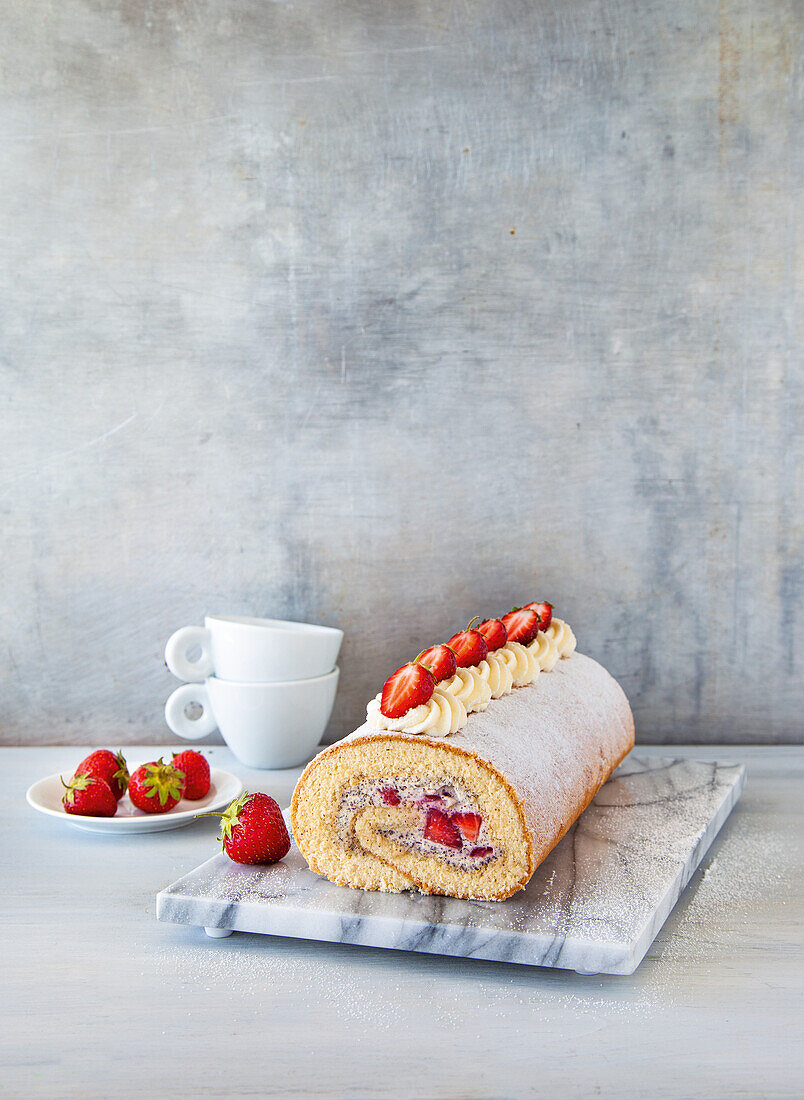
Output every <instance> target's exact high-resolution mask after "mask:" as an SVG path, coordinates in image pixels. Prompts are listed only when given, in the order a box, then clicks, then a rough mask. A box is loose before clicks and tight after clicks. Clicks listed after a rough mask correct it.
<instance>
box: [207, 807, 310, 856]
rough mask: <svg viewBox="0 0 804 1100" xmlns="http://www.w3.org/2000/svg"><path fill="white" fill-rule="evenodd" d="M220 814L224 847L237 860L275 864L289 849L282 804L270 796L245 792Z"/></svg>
mask: <svg viewBox="0 0 804 1100" xmlns="http://www.w3.org/2000/svg"><path fill="white" fill-rule="evenodd" d="M198 816H199V817H220V819H221V835H220V838H219V839H220V840H222V842H223V850H224V851H225V852H226V854H227V856H228V857H229V859H231V860H233V861H234V862H235V863H276V862H277V860H280V859H282V858H283V857H284V856H286V855H287V854H288V852H289V851H290V837H289V836H288V830H287V826H286V825H285V819H284V818H283V817H282V811H281V810H280V809H279V804H278V803H277V802H276V800H275V799H273V798H271V796H270V795H267V794H262V793H261V792H257V793H256V794H249V793H248V791H244V792H243V794H241V795H240V797H239V798H236V799H235V800H234V802H232V803H231V804H230V805H229V806H228V807H227V808H226V809H225V810H224V812H223V813H222V814H199V815H198Z"/></svg>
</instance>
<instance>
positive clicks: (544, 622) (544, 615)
mask: <svg viewBox="0 0 804 1100" xmlns="http://www.w3.org/2000/svg"><path fill="white" fill-rule="evenodd" d="M525 608H526V609H527V610H529V611H535V612H536V614H537V615H538V616H539V630H547V628H548V626H549V625H550V623H551V622H552V621H553V605H552V604H551V603H526V604H525Z"/></svg>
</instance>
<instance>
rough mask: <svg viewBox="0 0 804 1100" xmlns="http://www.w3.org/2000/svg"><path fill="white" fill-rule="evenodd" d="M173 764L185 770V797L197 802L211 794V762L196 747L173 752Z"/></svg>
mask: <svg viewBox="0 0 804 1100" xmlns="http://www.w3.org/2000/svg"><path fill="white" fill-rule="evenodd" d="M172 764H173V767H174V768H178V769H179V771H183V772H184V797H185V798H189V799H190V800H191V801H193V802H195V800H196V799H198V798H204V797H205V796H206V795H208V794H209V787H210V779H209V762H208V761H207V758H206V757H205V756H202V755H201V753H200V752H196V751H195V749H185V750H184V752H174V753H173V760H172Z"/></svg>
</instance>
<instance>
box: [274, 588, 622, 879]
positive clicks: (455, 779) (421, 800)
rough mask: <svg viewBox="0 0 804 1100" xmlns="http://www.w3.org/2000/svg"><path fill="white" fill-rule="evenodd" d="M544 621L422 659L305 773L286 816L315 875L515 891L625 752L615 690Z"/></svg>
mask: <svg viewBox="0 0 804 1100" xmlns="http://www.w3.org/2000/svg"><path fill="white" fill-rule="evenodd" d="M536 608H542V609H545V610H544V611H538V612H537V611H535V610H533V609H536ZM547 609H549V612H548V611H547ZM551 612H552V608H550V605H549V604H547V605H545V604H534V605H529V607H528V608H524V609H518V610H517V611H515V612H512V613H510V615H509V616H503V618H502V619H501V620H498V619H494V620H486V622H485V623H481V624H480V626H479V627H478V628H477V629H472V625H471V624H470V626H469V627H468V628H467V630H466V631H461V632H459V634H456V635H454V636H453V638H451V639H450V641H449V642H448V643H447V644H446V645H440V646H433V647H431V648H430V649H429V650H426V651H424V652H423V653H422V654H420V655H419V657H418V658H416V660H415V661H413V662H410V664H408V665H405V666H403V667H402V668H401V669H399V670H397V672H396V673H394V675H393V676H392V677H389V680H388V681H387V682H386V685H385V686H384V688H383V691H382V692H381V693H380V694H379V695H378V696H377V697H376V699H373V700H371V701H370V702H369V704H368V707H367V720H366V722H365V724H364V725H362V726H361V727H360V728H359V729H357V730H355V732H354V733H352V734H350V735H349V736H348V737H346V738H345V739H344V740H342V741H340V742H338V743H337V744H335V745H332V746H331V747H330V748H328V749H326V750H324V751H323V752H322V753H320V755H319V756H317V757H316V758H315V759H314V760H313V761H312V762H311V763H310V764H309V765H308V766H307V768H306V769H305V771H304V773H303V775H302V777H301V779H300V780H299V782H298V784H297V787H296V790H295V792H294V795H293V802H292V807H291V823H292V828H293V834H294V837H295V839H296V842H297V844H298V846H299V849H300V850H301V852H302V854H303V855H304V857H305V859H306V860H307V862H308V863H309V865H310V867H311V869H312V870H313V871H315V872H317V873H318V874H321V875H325V876H326V877H327V878H329V879H330V880H331V881H333V882H336V883H338V884H340V885H343V886H351V887H356V888H359V889H364V890H382V891H387V892H399V891H403V890H412V891H419V892H421V893H426V894H443V895H447V896H451V897H456V898H474V899H482V900H499V899H503V898H506V897H509V896H511V895H512V894H514V893H516V892H517V891H518V890H521V889H522V888H523V887H524V886H525V885H526V884H527V882H528V880H529V879H530V878H531V876H532V874H533V872H534V870H535V869H536V867H538V865H539V864H540V863H541V862H542V860H543V859H544V858H545V857H546V856H547V855H548V854H549V852H550V851H551V850H552V849H553V848H554V847H555V845H556V844H557V843H558V841H559V840H560V839H561V837H562V836H563V835H564V833H565V832H566V831H567V830H568V829H569V828H570V826H571V825H572V824H573V822H574V821H575V820H576V819H577V818H578V817H579V815H580V814H581V813H582V812H583V811H584V809H585V808H586V806H588V804H589V803H590V802H591V800H592V799H593V798H594V796H595V794H596V793H597V792H598V790H599V789H600V788H601V786H602V785H603V784H604V783H605V782H606V780H607V779H608V777H609V776H610V775H611V773H612V772H613V771H614V769H615V768H616V767H617V765H618V764H619V763H620V761H621V760H622V759H623V758H624V757H625V756H626V755H627V753H628V752H629V751H630V750H631V748H632V747H633V744H634V724H633V718H632V715H631V709H630V707H629V705H628V701H627V699H626V697H625V694H624V693H623V691H622V689H621V688H620V686H619V685H618V684H617V682H616V681H615V680H614V679H613V677H612V676H610V675H609V673H608V672H607V671H606V670H605V669H604V668H603V667H602V666H601V665H599V664H598V663H597V662H596V661H594V660H592V659H591V658H589V657H585V656H582V655H581V654H578V653H577V652H575V636H574V634H573V633H572V631H571V629H570V628H569V626H568V625H567V624H566V623H563V622H562V621H561V620H558V619H555V618H553V617H552V615H551ZM512 616H513V618H512ZM548 669H549V671H547V670H548Z"/></svg>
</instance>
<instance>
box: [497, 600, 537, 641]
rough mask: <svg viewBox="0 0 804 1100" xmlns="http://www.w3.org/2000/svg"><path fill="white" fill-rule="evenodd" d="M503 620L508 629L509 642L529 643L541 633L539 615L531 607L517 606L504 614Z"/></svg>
mask: <svg viewBox="0 0 804 1100" xmlns="http://www.w3.org/2000/svg"><path fill="white" fill-rule="evenodd" d="M502 621H503V623H504V624H505V629H506V630H507V631H508V641H509V642H520V643H521V644H522V645H527V644H528V642H532V641H533V639H534V638H535V637H536V635H537V634H538V633H539V616H538V615H537V613H536V612H535V611H534V610H533V609H532V608H529V607H515V608H514V609H513V610H512V611H509V612H508V614H507V615H503V617H502Z"/></svg>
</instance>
